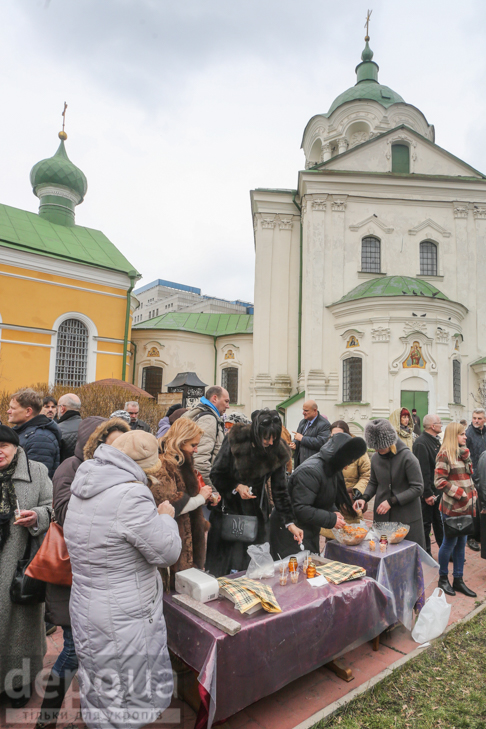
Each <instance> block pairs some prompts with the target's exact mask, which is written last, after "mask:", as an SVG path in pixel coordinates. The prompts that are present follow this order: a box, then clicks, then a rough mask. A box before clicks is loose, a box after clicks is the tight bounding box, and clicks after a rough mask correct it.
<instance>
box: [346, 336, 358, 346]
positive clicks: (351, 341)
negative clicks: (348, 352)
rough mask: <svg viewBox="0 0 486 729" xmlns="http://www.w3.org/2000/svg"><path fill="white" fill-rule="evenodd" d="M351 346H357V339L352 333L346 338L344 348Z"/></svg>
mask: <svg viewBox="0 0 486 729" xmlns="http://www.w3.org/2000/svg"><path fill="white" fill-rule="evenodd" d="M352 347H359V340H358V339H357V338H356V337H355V336H354V335H352V336H351V337H349V339H348V343H347V344H346V349H351V348H352Z"/></svg>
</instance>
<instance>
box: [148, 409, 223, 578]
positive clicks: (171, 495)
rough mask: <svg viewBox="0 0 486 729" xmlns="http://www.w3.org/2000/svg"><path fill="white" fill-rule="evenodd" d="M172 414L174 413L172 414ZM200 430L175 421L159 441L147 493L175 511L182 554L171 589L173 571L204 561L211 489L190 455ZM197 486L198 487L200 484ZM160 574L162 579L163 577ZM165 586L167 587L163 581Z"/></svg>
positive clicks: (187, 422) (201, 565)
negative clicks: (157, 467)
mask: <svg viewBox="0 0 486 729" xmlns="http://www.w3.org/2000/svg"><path fill="white" fill-rule="evenodd" d="M174 414H175V413H174ZM202 434H203V431H202V428H200V427H199V425H198V424H197V423H195V422H194V421H193V420H189V419H188V418H179V419H178V420H176V422H175V423H174V424H173V425H172V426H171V427H170V428H169V430H168V431H167V433H166V435H165V436H164V437H163V438H162V439H160V440H161V443H160V451H161V453H160V456H159V458H160V462H161V468H160V471H159V472H158V473H157V479H154V480H153V482H152V484H151V486H150V490H151V491H152V494H153V497H154V499H155V503H156V505H158V504H160V503H162V501H165V500H167V501H169V502H170V503H171V504H172V506H173V507H174V509H175V519H176V521H177V526H178V527H179V535H180V537H181V541H182V551H181V554H180V557H179V559H178V560H177V562H176V563H175V564H173V565H172V567H171V568H170V584H171V587H172V588H173V587H174V576H175V573H176V572H180V571H181V570H187V569H189V568H190V567H197V568H198V569H200V570H203V569H204V563H205V561H206V532H207V531H208V529H209V522H207V521H206V519H205V518H204V514H203V506H204V504H205V503H206V502H207V501H209V499H210V498H211V496H212V493H213V490H212V488H211V486H206V484H205V483H204V481H202V477H201V476H200V474H199V476H200V479H199V481H198V472H197V471H196V470H195V469H194V462H193V454H194V453H197V447H198V445H199V441H200V440H201V436H202ZM200 484H201V485H200ZM166 574H167V572H165V574H163V575H162V576H163V578H164V577H165V575H166ZM164 586H165V587H167V588H168V587H169V585H168V584H166V583H165V582H164Z"/></svg>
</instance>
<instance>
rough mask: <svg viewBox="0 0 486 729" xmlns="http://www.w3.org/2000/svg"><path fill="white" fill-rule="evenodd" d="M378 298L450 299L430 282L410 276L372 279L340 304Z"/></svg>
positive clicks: (354, 290)
mask: <svg viewBox="0 0 486 729" xmlns="http://www.w3.org/2000/svg"><path fill="white" fill-rule="evenodd" d="M377 296H410V297H411V298H416V297H418V296H427V297H428V298H434V299H445V300H446V301H449V298H448V297H447V296H446V295H445V294H443V293H442V291H439V289H438V288H436V287H435V286H434V285H433V284H431V283H429V282H428V281H422V280H421V279H418V278H411V277H410V276H386V277H385V278H372V279H370V280H369V281H365V282H364V283H362V284H360V285H359V286H356V288H355V289H353V290H352V291H350V292H349V293H348V294H346V295H345V296H343V297H342V299H339V301H338V302H336V303H338V304H341V303H343V302H345V301H357V300H358V299H371V298H374V297H377Z"/></svg>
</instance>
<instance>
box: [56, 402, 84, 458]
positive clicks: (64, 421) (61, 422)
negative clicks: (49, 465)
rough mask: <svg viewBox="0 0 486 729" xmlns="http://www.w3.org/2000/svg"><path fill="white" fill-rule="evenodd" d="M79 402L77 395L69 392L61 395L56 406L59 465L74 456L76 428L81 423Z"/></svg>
mask: <svg viewBox="0 0 486 729" xmlns="http://www.w3.org/2000/svg"><path fill="white" fill-rule="evenodd" d="M80 410H81V400H80V399H79V397H78V396H77V395H75V394H74V393H72V392H70V393H68V394H66V395H61V397H60V398H59V402H58V404H57V414H58V418H59V419H58V421H57V426H58V428H59V430H60V431H61V435H62V441H61V463H62V462H63V461H65V460H66V458H71V456H74V449H75V448H76V441H77V439H78V428H79V424H80V422H81V414H80Z"/></svg>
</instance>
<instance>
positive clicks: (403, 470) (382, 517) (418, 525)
mask: <svg viewBox="0 0 486 729" xmlns="http://www.w3.org/2000/svg"><path fill="white" fill-rule="evenodd" d="M365 440H366V443H367V445H368V448H371V449H373V450H375V451H376V453H374V454H373V456H372V458H371V475H370V480H369V483H368V486H367V487H366V490H365V492H364V494H363V496H362V498H361V499H358V500H357V501H355V502H354V508H355V510H356V511H358V509H364V508H365V506H366V504H367V503H368V501H370V499H372V498H373V497H375V502H374V511H373V518H374V520H375V521H378V522H380V521H397V522H401V523H402V524H408V525H409V526H410V531H409V532H408V534H407V539H408V540H409V541H410V542H416V543H417V544H419V545H420V546H421V547H422V549H425V536H424V524H423V520H422V507H421V502H420V497H421V496H422V494H423V492H424V481H423V478H422V471H421V469H420V464H419V462H418V459H417V458H416V457H415V456H414V455H413V453H412V451H411V450H410V448H407V446H406V445H405V443H404V442H403V441H401V440H400V439H399V438H398V436H397V432H396V430H395V428H394V427H393V425H392V424H391V423H390V422H389V421H388V420H384V419H380V420H371V421H370V422H369V423H368V424H367V426H366V428H365Z"/></svg>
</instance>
